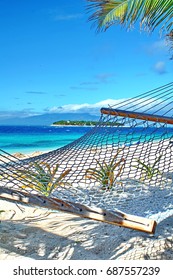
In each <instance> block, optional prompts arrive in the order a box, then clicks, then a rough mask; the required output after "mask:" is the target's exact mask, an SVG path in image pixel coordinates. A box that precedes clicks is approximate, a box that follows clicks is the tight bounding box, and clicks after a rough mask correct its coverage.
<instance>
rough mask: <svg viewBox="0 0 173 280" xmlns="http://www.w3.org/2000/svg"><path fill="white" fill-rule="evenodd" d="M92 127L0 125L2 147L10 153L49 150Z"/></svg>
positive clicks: (70, 140) (74, 138)
mask: <svg viewBox="0 0 173 280" xmlns="http://www.w3.org/2000/svg"><path fill="white" fill-rule="evenodd" d="M90 129H91V127H74V126H73V127H70V126H69V127H58V126H0V149H3V150H5V151H7V152H9V153H16V152H21V153H31V152H35V151H49V150H53V149H57V148H60V147H62V146H64V145H67V144H69V143H71V142H72V141H74V140H76V139H78V138H79V137H81V136H82V135H84V134H85V133H87V132H88V131H89V130H90Z"/></svg>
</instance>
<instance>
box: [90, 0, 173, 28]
mask: <svg viewBox="0 0 173 280" xmlns="http://www.w3.org/2000/svg"><path fill="white" fill-rule="evenodd" d="M87 1H88V2H90V4H88V10H89V11H92V12H93V13H92V14H91V16H90V17H89V20H92V21H93V20H94V21H95V23H96V25H97V29H98V30H100V29H103V30H106V29H107V28H109V27H110V26H111V25H112V24H115V23H120V24H123V25H125V26H127V27H128V28H130V27H131V26H132V25H133V24H134V23H135V22H136V21H138V20H139V21H140V25H141V27H142V26H143V27H144V28H145V29H147V30H150V31H153V30H154V29H155V28H156V27H158V26H161V29H163V28H164V29H165V30H166V32H171V29H172V28H173V0H119V1H116V0H87Z"/></svg>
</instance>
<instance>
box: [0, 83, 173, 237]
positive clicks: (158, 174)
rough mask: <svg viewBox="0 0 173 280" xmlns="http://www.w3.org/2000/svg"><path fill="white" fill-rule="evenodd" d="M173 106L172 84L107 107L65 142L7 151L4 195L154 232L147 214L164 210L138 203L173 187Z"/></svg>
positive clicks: (0, 158)
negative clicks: (22, 152) (23, 152)
mask: <svg viewBox="0 0 173 280" xmlns="http://www.w3.org/2000/svg"><path fill="white" fill-rule="evenodd" d="M172 104H173V83H169V84H167V85H165V86H161V87H158V88H157V89H154V90H150V91H148V92H146V93H143V94H140V95H138V96H136V97H134V98H130V99H127V100H124V101H123V100H122V101H121V102H119V103H117V104H115V105H111V106H109V107H108V108H101V110H100V111H101V116H100V119H99V121H98V123H97V124H96V125H95V127H93V128H91V130H90V131H89V132H88V133H86V134H85V135H84V136H82V137H81V138H79V139H77V140H75V141H73V142H72V143H70V144H68V145H66V146H64V147H62V148H59V149H56V150H53V151H50V152H48V153H44V154H41V155H39V156H34V157H28V158H26V159H22V160H21V159H18V158H17V157H16V156H14V155H11V154H10V153H8V152H7V151H4V150H3V149H1V150H0V198H1V199H8V200H10V201H14V202H16V201H17V202H22V203H27V204H29V205H31V204H34V205H35V206H38V207H48V208H50V209H53V210H60V211H65V212H69V213H74V214H76V215H79V216H81V217H85V218H90V219H95V220H99V221H102V222H103V221H104V222H107V223H112V224H115V225H120V226H123V227H129V228H133V229H136V230H139V231H144V232H148V233H154V231H155V228H156V221H155V220H153V219H150V216H151V215H149V214H148V213H149V212H151V213H155V214H156V212H155V211H159V209H157V210H154V208H153V207H154V206H153V205H152V204H151V205H149V206H145V207H144V208H143V209H142V208H141V210H138V212H137V213H136V210H135V209H136V207H135V203H143V202H142V201H143V199H144V198H145V199H146V200H149V199H150V197H151V196H153V197H154V194H155V189H156V188H157V189H158V190H162V189H164V190H165V191H167V192H168V193H169V192H170V193H171V192H172V186H173V149H172V148H173V146H172V141H173V127H172V125H173V117H172V116H173V107H172ZM155 199H156V200H157V197H156V198H155ZM139 201H140V202H139ZM142 205H143V204H142ZM147 207H148V208H147ZM161 207H163V208H164V209H167V210H169V209H171V207H172V205H162V206H161ZM129 209H130V212H131V214H126V213H125V212H127V211H129Z"/></svg>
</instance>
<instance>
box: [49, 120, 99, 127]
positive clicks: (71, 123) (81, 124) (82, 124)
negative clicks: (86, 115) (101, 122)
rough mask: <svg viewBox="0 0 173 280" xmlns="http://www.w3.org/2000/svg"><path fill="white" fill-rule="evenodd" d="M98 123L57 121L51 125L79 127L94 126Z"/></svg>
mask: <svg viewBox="0 0 173 280" xmlns="http://www.w3.org/2000/svg"><path fill="white" fill-rule="evenodd" d="M97 123H98V122H96V121H63V120H62V121H57V122H54V123H53V125H80V126H85V125H87V126H92V125H93V126H94V125H96V124H97Z"/></svg>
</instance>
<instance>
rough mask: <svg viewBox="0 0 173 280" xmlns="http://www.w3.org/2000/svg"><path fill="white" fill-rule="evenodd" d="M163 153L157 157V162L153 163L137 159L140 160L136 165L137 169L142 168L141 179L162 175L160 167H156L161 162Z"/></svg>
mask: <svg viewBox="0 0 173 280" xmlns="http://www.w3.org/2000/svg"><path fill="white" fill-rule="evenodd" d="M161 157H162V155H160V156H159V157H158V158H156V160H155V162H154V163H153V164H152V165H151V164H149V163H147V164H145V163H144V162H142V161H141V160H139V159H137V160H136V161H137V162H138V165H136V166H134V167H135V168H137V169H141V172H142V176H141V180H144V179H149V180H150V179H152V178H153V176H154V175H158V174H160V175H161V172H160V171H159V169H158V168H157V167H156V165H157V164H158V163H159V161H160V159H161Z"/></svg>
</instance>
